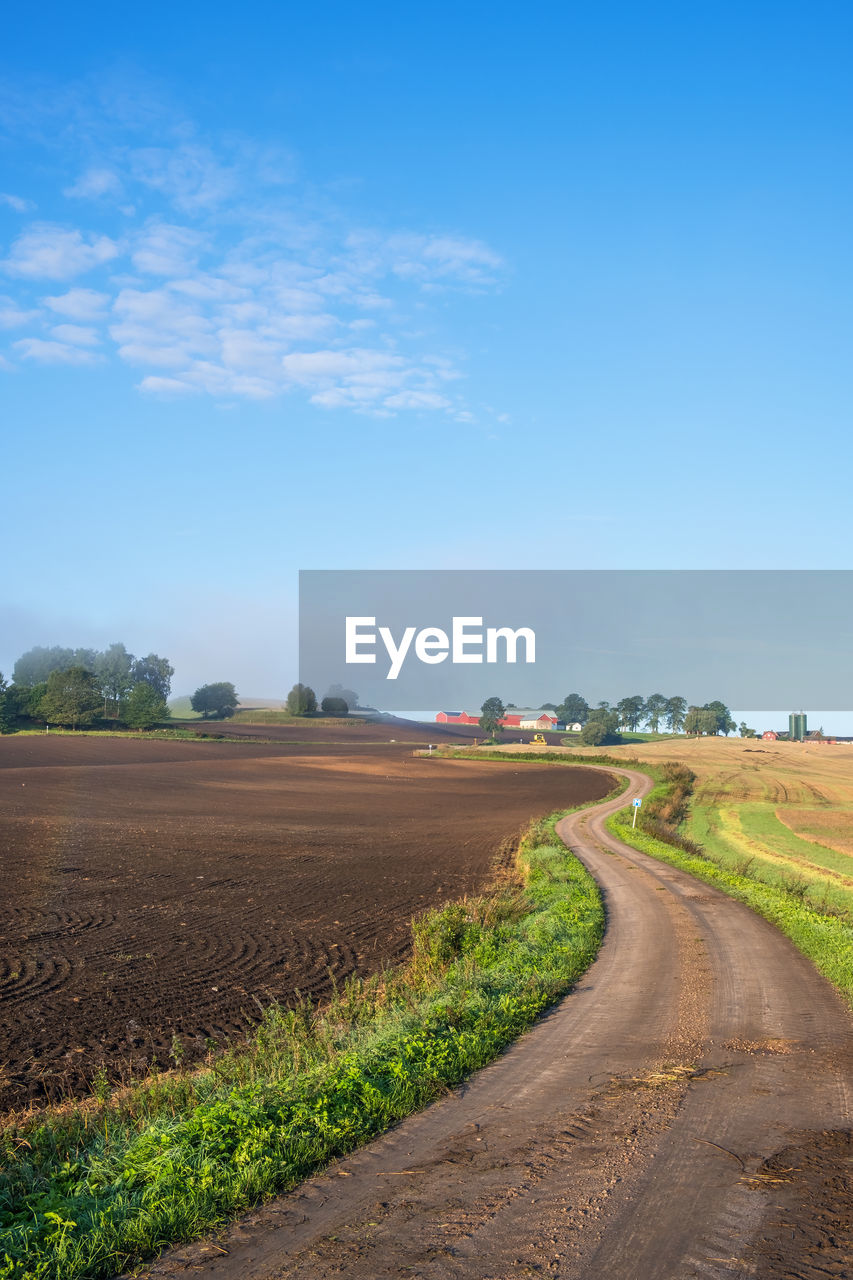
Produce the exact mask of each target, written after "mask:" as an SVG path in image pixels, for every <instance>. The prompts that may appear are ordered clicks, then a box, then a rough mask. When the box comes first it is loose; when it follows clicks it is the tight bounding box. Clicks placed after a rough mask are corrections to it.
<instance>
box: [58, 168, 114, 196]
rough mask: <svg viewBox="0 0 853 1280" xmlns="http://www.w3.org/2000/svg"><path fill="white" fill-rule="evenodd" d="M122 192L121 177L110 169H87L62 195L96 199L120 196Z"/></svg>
mask: <svg viewBox="0 0 853 1280" xmlns="http://www.w3.org/2000/svg"><path fill="white" fill-rule="evenodd" d="M123 192H124V186H123V185H122V181H121V178H120V177H119V176H118V174H117V173H115V172H114V171H113V170H112V169H87V170H86V172H85V173H83V174H81V175H80V177H79V178H78V179H77V181H76V182H75V183H74V185H73V186H71V187H66V188H65V189H64V191H63V193H62V194H63V195H66V196H70V197H71V199H77V200H98V199H100V198H101V197H102V196H121V195H122V194H123Z"/></svg>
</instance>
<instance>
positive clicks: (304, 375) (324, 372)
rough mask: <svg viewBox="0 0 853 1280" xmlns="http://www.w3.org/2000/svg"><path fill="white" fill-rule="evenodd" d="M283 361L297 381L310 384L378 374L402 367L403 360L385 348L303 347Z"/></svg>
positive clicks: (305, 384)
mask: <svg viewBox="0 0 853 1280" xmlns="http://www.w3.org/2000/svg"><path fill="white" fill-rule="evenodd" d="M281 363H282V364H283V365H284V368H285V372H286V373H287V374H288V375H289V377H290V378H292V379H293V381H294V382H299V383H301V384H302V386H308V387H310V386H313V385H315V384H316V383H318V382H323V381H326V380H328V379H336V378H347V379H351V378H354V377H358V376H359V375H362V374H364V373H368V372H369V373H370V374H372V375H375V374H376V373H377V372H378V371H379V370H388V369H390V368H393V367H395V366H396V367H397V368H399V367H400V366H401V365H402V364H403V361H402V360H401V358H400V357H399V356H392V355H388V354H386V353H385V352H381V351H369V350H352V351H300V352H295V353H294V354H293V355H289V356H285V357H284V359H283V360H282V362H281Z"/></svg>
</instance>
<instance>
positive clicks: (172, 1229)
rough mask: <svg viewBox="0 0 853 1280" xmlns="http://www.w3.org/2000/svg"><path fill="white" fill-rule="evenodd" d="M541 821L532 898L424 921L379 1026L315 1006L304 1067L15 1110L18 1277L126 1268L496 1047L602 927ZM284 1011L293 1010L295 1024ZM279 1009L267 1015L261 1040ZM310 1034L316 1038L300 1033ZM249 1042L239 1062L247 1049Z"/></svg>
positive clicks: (414, 1101) (296, 1175) (11, 1136)
mask: <svg viewBox="0 0 853 1280" xmlns="http://www.w3.org/2000/svg"><path fill="white" fill-rule="evenodd" d="M593 803H598V802H593ZM611 803H613V802H612V801H611ZM582 807H583V806H582ZM544 830H545V828H544V826H543V824H537V826H536V827H535V828H534V831H533V835H532V838H533V839H534V840H535V841H536V845H535V847H534V846H532V845H529V846H528V850H527V853H526V854H525V857H526V859H527V864H528V872H527V874H526V875H525V882H526V889H525V894H524V900H523V906H524V909H523V910H522V912H521V914H520V915H519V914H518V907H513V905H512V901H513V900H512V899H511V898H510V899H509V900H507V898H506V894H504V897H503V899H501V898H500V897H496V898H495V899H494V901H493V900H492V899H488V898H486V899H481V900H478V899H473V900H471V901H470V904H469V905H468V906H466V904H465V903H461V904H460V903H455V904H451V905H450V906H449V907H448V908H445V909H444V910H443V911H440V912H434V913H432V917H431V918H433V919H434V921H435V924H434V926H433V927H432V929H433V932H432V933H431V932H430V928H429V927H427V928H426V931H424V930H423V928H420V929H419V928H416V929H415V939H416V945H415V955H414V958H413V961H412V962H411V964H410V966H408V967H407V969H406V970H404V971H403V976H402V979H400V978H394V977H392V978H391V979H390V981H391V982H392V983H396V984H397V986H398V990H399V991H400V995H399V997H398V998H397V1000H396V1002H395V1003H392V1004H391V1005H390V1006H389V1007H388V1008H387V1012H386V1013H385V1016H381V1015H380V1018H379V1020H378V1022H377V1023H376V1026H375V1030H374V1029H373V1028H371V1027H368V1029H367V1033H362V1032H361V1030H360V1027H359V1021H360V1019H359V1018H358V1016H357V1015H356V1020H355V1021H354V1022H353V1023H352V1024H351V1026H350V1028H349V1030H348V1031H345V1036H347V1037H349V1038H345V1039H344V1040H343V1042H341V1043H337V1044H336V1043H335V1040H334V1037H335V1025H334V1023H332V1022H329V1021H328V1020H327V1022H326V1023H321V1022H320V1016H319V1015H317V1018H316V1020H315V1024H314V1025H315V1028H319V1030H315V1031H314V1032H312V1035H316V1036H317V1037H318V1038H317V1040H316V1041H315V1043H316V1045H317V1048H316V1049H315V1052H314V1061H313V1062H311V1061H310V1054H309V1067H310V1070H309V1072H308V1074H306V1075H304V1076H303V1077H301V1078H300V1077H296V1078H295V1079H294V1078H292V1077H291V1076H290V1075H287V1076H284V1075H283V1074H282V1071H281V1067H279V1070H278V1072H277V1073H274V1074H273V1075H272V1076H267V1077H263V1076H258V1075H257V1074H256V1075H255V1077H254V1079H253V1078H252V1075H251V1071H250V1072H249V1073H248V1079H249V1082H248V1084H247V1083H239V1081H240V1080H241V1076H240V1074H237V1075H236V1076H235V1077H234V1079H236V1080H237V1081H238V1083H236V1084H235V1083H231V1084H227V1085H226V1087H225V1088H224V1089H223V1087H222V1086H221V1084H220V1083H219V1079H218V1076H221V1069H220V1072H219V1073H218V1072H217V1069H216V1067H214V1069H213V1071H208V1072H207V1073H205V1072H195V1073H191V1075H190V1076H189V1077H186V1076H184V1075H182V1074H178V1075H176V1074H175V1073H169V1076H170V1078H169V1079H167V1078H166V1077H161V1078H160V1079H159V1080H158V1081H154V1082H152V1084H151V1086H150V1094H153V1093H155V1092H157V1091H158V1090H159V1092H160V1099H159V1109H157V1107H156V1106H155V1107H154V1109H153V1110H152V1109H150V1095H146V1096H147V1097H148V1100H149V1111H148V1114H147V1118H146V1120H145V1122H144V1123H143V1124H142V1126H141V1127H139V1126H138V1125H137V1123H136V1121H135V1120H134V1119H133V1118H131V1119H130V1120H128V1119H127V1118H126V1117H125V1118H124V1119H123V1117H122V1111H121V1108H122V1105H124V1107H125V1111H126V1110H127V1105H128V1102H129V1100H130V1102H131V1103H132V1102H133V1098H132V1097H131V1098H130V1099H129V1098H128V1095H127V1094H125V1096H124V1097H120V1098H118V1099H117V1103H116V1105H113V1106H111V1105H110V1104H109V1103H107V1104H105V1105H102V1106H101V1107H100V1108H97V1107H96V1108H93V1107H92V1106H89V1107H86V1108H79V1109H78V1111H77V1112H76V1114H75V1113H73V1112H72V1113H71V1114H70V1116H68V1117H67V1118H66V1121H65V1123H63V1122H62V1120H61V1119H60V1120H59V1122H58V1124H57V1123H55V1122H54V1121H53V1120H52V1119H51V1117H48V1119H47V1122H46V1123H42V1124H39V1123H36V1124H31V1125H29V1126H26V1125H25V1126H23V1127H21V1128H19V1129H18V1130H17V1131H16V1130H15V1129H8V1128H7V1131H6V1142H5V1148H6V1149H5V1152H4V1156H5V1160H4V1163H5V1164H6V1175H7V1176H6V1179H5V1181H6V1184H7V1185H6V1188H5V1192H4V1194H3V1196H2V1197H0V1215H3V1211H4V1210H5V1218H6V1221H5V1223H4V1227H5V1229H4V1230H3V1231H2V1232H0V1250H4V1251H5V1256H6V1265H5V1266H3V1264H0V1276H1V1277H2V1278H3V1280H29V1278H30V1277H32V1278H34V1277H36V1276H38V1277H39V1278H41V1277H43V1276H57V1277H59V1276H61V1277H62V1280H71V1278H72V1277H74V1278H78V1280H82V1278H83V1277H99V1276H106V1275H110V1274H113V1273H114V1271H115V1268H116V1265H117V1264H118V1265H121V1264H126V1263H128V1262H132V1261H134V1260H139V1259H140V1258H141V1257H144V1256H145V1254H147V1253H150V1252H151V1251H152V1248H156V1247H157V1246H159V1245H162V1242H163V1241H164V1240H167V1239H182V1238H186V1237H187V1236H192V1235H195V1234H198V1233H199V1232H200V1231H202V1230H205V1229H209V1228H210V1227H211V1226H212V1225H214V1224H215V1223H217V1222H221V1221H222V1219H223V1217H225V1216H231V1215H233V1214H234V1213H235V1212H238V1211H240V1210H241V1209H244V1208H246V1207H247V1206H248V1205H250V1204H252V1203H254V1202H256V1201H257V1200H259V1199H264V1198H266V1197H267V1196H269V1195H270V1194H271V1193H272V1192H273V1191H275V1190H280V1189H282V1187H287V1186H293V1185H296V1184H297V1183H298V1182H299V1181H300V1180H301V1179H303V1178H304V1177H305V1176H307V1175H308V1174H310V1173H311V1172H312V1171H313V1170H314V1169H316V1168H318V1167H322V1166H323V1165H324V1164H326V1163H327V1162H328V1161H329V1160H330V1159H332V1158H334V1157H335V1156H337V1155H340V1154H341V1153H342V1152H345V1151H348V1150H351V1149H352V1148H354V1147H357V1146H359V1145H361V1144H362V1143H364V1142H365V1141H367V1140H368V1139H369V1138H371V1137H373V1136H375V1135H376V1134H377V1133H379V1132H382V1131H383V1130H384V1129H385V1128H387V1127H388V1126H389V1125H393V1124H394V1123H396V1122H397V1121H399V1120H400V1119H401V1118H403V1117H404V1116H406V1115H409V1114H411V1113H412V1112H413V1111H415V1110H417V1109H418V1108H420V1107H423V1106H424V1105H426V1103H428V1102H429V1101H431V1100H432V1099H434V1098H435V1097H436V1095H437V1094H440V1093H441V1092H443V1091H444V1090H445V1089H446V1088H447V1087H448V1086H449V1085H454V1084H457V1083H459V1082H460V1081H461V1080H463V1079H465V1078H466V1077H467V1076H468V1075H470V1074H471V1072H472V1071H475V1070H476V1069H477V1068H478V1067H481V1066H483V1065H485V1063H487V1062H489V1061H490V1060H491V1059H493V1058H494V1057H495V1056H496V1055H497V1054H499V1053H500V1052H501V1051H502V1050H503V1049H504V1048H505V1047H506V1046H507V1045H508V1044H509V1043H510V1042H511V1041H512V1040H513V1039H515V1038H516V1037H517V1036H518V1035H519V1034H520V1033H521V1032H522V1031H524V1030H525V1029H526V1028H527V1027H528V1026H529V1025H530V1024H531V1023H532V1022H533V1021H534V1020H535V1019H536V1017H537V1016H538V1014H539V1013H541V1012H542V1010H543V1009H545V1008H547V1007H548V1006H549V1005H551V1004H553V1002H554V1001H555V1000H556V999H557V998H558V997H559V996H560V995H561V994H563V993H564V992H565V991H566V990H568V989H569V988H570V986H571V985H572V983H573V982H574V981H576V979H577V978H578V977H579V976H580V974H581V973H582V972H583V971H584V970H585V969H586V968H587V967H588V965H589V964H590V963H591V962H592V960H593V959H594V957H595V953H596V951H597V948H598V944H599V943H600V940H601V935H602V931H603V912H602V909H601V903H600V896H599V894H598V890H597V889H596V887H595V884H594V881H593V880H592V879H591V877H590V876H589V875H588V873H587V872H585V871H584V870H583V868H582V867H581V865H580V864H579V863H578V862H577V861H576V860H575V859H569V858H567V857H566V853H565V848H564V847H563V846H562V845H561V844H559V843H558V842H557V841H556V838H552V839H551V840H550V841H549V840H547V838H546V837H544V834H543V833H544ZM543 840H544V841H545V842H544V843H543ZM498 892H500V890H498ZM478 901H480V902H482V904H483V906H482V907H481V908H478V907H477V903H478ZM502 901H503V902H504V904H505V905H504V906H503V907H501V902H502ZM518 901H519V902H521V901H522V900H520V899H519V900H518ZM478 910H481V911H482V913H483V914H482V915H481V916H478V914H477V912H478ZM507 911H509V914H508V915H507V914H506V912H507ZM460 912H461V913H462V916H461V920H462V924H463V925H464V930H463V932H464V937H465V938H468V939H469V940H468V941H467V942H464V941H459V942H458V943H454V944H453V945H454V946H458V950H457V951H456V952H454V951H453V950H451V952H450V956H449V959H450V964H449V968H445V967H444V965H445V959H444V951H443V949H442V948H443V947H444V945H445V944H444V942H443V938H444V937H445V935H447V936H448V937H452V936H453V931H454V929H456V928H458V927H459V923H460V917H459V913H460ZM471 912H474V914H473V915H471ZM502 912H503V913H504V914H502ZM478 920H479V921H480V923H479V924H478V923H477V922H478ZM466 921H468V923H467V924H466V923H465V922H466ZM489 921H492V923H491V924H489ZM504 922H505V923H504ZM436 929H437V932H435V930H436ZM448 930H449V931H450V932H449V933H448ZM489 930H491V932H490V931H489ZM469 935H470V938H469ZM424 939H425V940H426V941H425V942H424ZM419 944H420V951H419ZM424 947H426V950H424ZM436 947H438V948H439V949H438V950H437V951H435V954H433V950H434V948H436ZM466 947H467V948H468V950H467V951H466ZM454 954H457V955H458V956H459V959H457V960H454V959H453V955H454ZM419 965H420V966H421V968H420V969H419V968H418V966H419ZM424 965H426V969H423V966H424ZM433 972H435V973H436V975H437V976H436V978H431V976H430V975H431V974H432V973H433ZM407 975H408V976H407ZM419 975H421V976H419ZM424 978H426V979H427V981H426V985H425V986H424V985H422V984H423V981H424ZM401 984H402V985H401ZM364 985H365V986H367V985H368V984H364ZM344 998H345V999H346V995H345V997H344ZM341 1008H342V1006H340V1005H339V1006H338V1011H337V1016H340V1010H341ZM279 1016H283V1018H284V1022H283V1023H282V1024H281V1025H290V1026H294V1025H296V1024H295V1023H294V1022H293V1021H290V1022H289V1023H288V1017H289V1015H286V1014H285V1015H278V1014H276V1015H275V1017H279ZM334 1016H335V1013H334V1010H333V1011H332V1012H331V1014H330V1015H329V1017H334ZM275 1017H274V1018H273V1019H272V1021H269V1020H268V1022H267V1024H266V1025H264V1024H262V1026H261V1028H260V1031H259V1034H258V1038H257V1044H258V1046H259V1048H260V1049H262V1048H263V1037H264V1036H266V1037H267V1042H268V1045H269V1037H270V1035H271V1034H272V1032H273V1030H274V1025H277V1024H275ZM297 1021H298V1018H297ZM338 1034H340V1032H339V1033H338ZM371 1036H372V1038H371ZM310 1047H311V1042H310V1041H306V1042H305V1044H304V1045H303V1050H304V1051H305V1052H308V1051H309V1050H310ZM330 1048H331V1049H332V1054H331V1056H329V1049H330ZM298 1052H299V1050H298V1048H297V1055H298ZM248 1056H249V1055H247V1057H248ZM235 1060H236V1061H237V1064H238V1066H239V1061H240V1059H239V1054H238V1055H237V1056H236V1059H235ZM232 1065H233V1064H232ZM242 1080H243V1081H245V1080H246V1073H245V1072H244V1073H243V1076H242ZM282 1080H285V1081H286V1082H285V1083H282ZM205 1086H206V1088H207V1093H206V1094H205ZM144 1089H145V1086H143V1090H144ZM181 1098H183V1103H182V1102H181ZM170 1099H171V1102H170ZM136 1101H137V1102H138V1099H137V1100H136ZM137 1114H138V1107H137ZM130 1115H131V1117H132V1116H133V1112H132V1111H131V1112H130ZM30 1153H32V1154H30ZM211 1161H212V1162H213V1163H212V1164H211ZM46 1187H47V1188H50V1196H49V1201H48V1202H47V1203H49V1204H50V1209H49V1210H48V1209H47V1208H46V1202H45V1198H44V1195H43V1191H44V1189H45V1188H46Z"/></svg>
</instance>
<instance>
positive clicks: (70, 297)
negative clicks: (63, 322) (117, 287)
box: [42, 289, 110, 320]
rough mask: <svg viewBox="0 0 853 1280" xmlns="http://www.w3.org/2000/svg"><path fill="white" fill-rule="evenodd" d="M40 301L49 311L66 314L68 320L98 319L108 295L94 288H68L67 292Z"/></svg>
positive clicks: (108, 298) (107, 300)
mask: <svg viewBox="0 0 853 1280" xmlns="http://www.w3.org/2000/svg"><path fill="white" fill-rule="evenodd" d="M42 301H43V302H44V303H45V304H46V306H48V307H50V309H51V311H56V312H57V313H58V314H59V315H61V316H68V318H69V320H100V319H101V318H102V317H103V314H104V309H105V307H106V305H107V303H108V302H109V301H110V296H109V294H108V293H98V292H97V290H95V289H69V290H68V293H62V294H60V295H59V296H58V297H54V298H43V299H42Z"/></svg>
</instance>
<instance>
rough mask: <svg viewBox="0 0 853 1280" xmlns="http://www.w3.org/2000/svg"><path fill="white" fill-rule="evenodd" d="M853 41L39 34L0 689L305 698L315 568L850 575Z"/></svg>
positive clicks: (791, 36)
mask: <svg viewBox="0 0 853 1280" xmlns="http://www.w3.org/2000/svg"><path fill="white" fill-rule="evenodd" d="M851 34H853V14H851V13H850V12H849V11H846V10H841V9H839V7H838V6H836V5H830V4H825V3H820V2H818V3H817V4H815V5H811V6H809V8H808V11H807V12H806V11H805V10H803V9H802V8H801V7H799V6H794V5H790V4H787V5H786V4H782V5H778V4H775V5H773V6H772V7H771V6H770V5H769V4H764V3H748V4H746V5H743V4H738V5H737V6H736V5H734V4H733V3H724V4H722V5H719V6H716V7H715V8H714V10H713V12H710V11H709V12H708V13H700V12H697V11H695V10H690V11H685V10H684V9H683V8H677V7H676V6H674V5H670V4H657V5H653V6H651V7H650V8H648V7H647V8H646V9H643V10H638V9H637V8H636V6H632V5H629V4H626V3H616V4H613V5H611V6H609V7H607V8H605V9H597V10H590V9H588V8H587V9H583V8H580V7H578V6H557V5H553V4H539V5H534V6H533V7H532V8H528V9H526V10H525V12H524V15H523V16H522V15H521V14H514V13H510V12H509V11H495V10H494V8H493V7H492V6H489V7H487V6H485V5H484V4H480V3H475V4H471V5H467V6H464V7H463V8H462V9H461V10H460V9H459V8H458V7H457V6H454V7H453V8H451V7H450V6H448V5H441V4H439V5H438V6H437V7H435V6H433V8H432V9H431V10H430V12H429V15H427V16H425V15H424V14H421V13H415V12H409V11H405V10H400V8H399V7H398V6H391V5H390V4H387V3H381V4H372V5H369V6H367V8H362V9H360V10H354V9H352V8H351V7H350V6H345V5H342V4H338V3H331V4H324V5H320V6H315V7H314V8H312V9H311V10H310V11H305V12H300V13H298V14H294V13H293V12H292V11H288V10H285V9H283V8H282V7H281V6H276V5H272V4H267V3H261V4H255V5H250V6H249V7H248V8H247V7H245V6H244V7H243V8H242V9H241V10H240V11H239V13H238V12H237V11H235V12H233V13H220V14H215V15H213V16H212V15H211V13H210V10H209V8H206V9H202V7H201V6H200V5H197V4H192V3H191V4H187V5H183V6H180V7H179V8H178V9H177V10H176V9H174V8H173V7H169V8H167V7H166V6H165V5H163V4H161V3H158V2H157V0H155V2H154V3H153V4H152V5H149V6H148V7H147V8H146V10H145V12H144V14H143V15H140V14H138V13H136V12H134V11H130V10H127V11H117V10H116V9H115V8H114V7H112V6H111V7H110V8H107V6H106V5H104V4H101V3H94V4H90V5H87V6H85V8H84V9H83V10H72V9H69V7H68V6H67V5H60V4H57V3H48V5H47V8H46V9H45V8H42V9H39V10H38V12H37V13H36V12H35V11H29V12H26V11H23V10H18V11H17V12H15V13H14V14H11V15H10V16H9V17H8V18H7V22H6V36H7V38H6V40H5V42H4V49H3V50H2V51H0V66H2V69H3V80H4V87H3V89H2V91H0V148H2V150H0V157H2V159H0V165H1V166H2V173H1V174H0V387H2V391H0V394H2V397H3V422H4V424H5V427H6V429H5V431H4V433H3V434H4V440H3V464H4V465H3V471H4V485H3V514H4V527H5V529H6V538H7V543H10V544H12V545H13V548H14V549H13V551H12V553H11V554H9V555H8V556H7V557H6V559H5V563H4V588H3V591H2V593H0V671H2V672H3V674H4V675H7V676H8V675H9V674H11V668H12V666H13V664H14V661H15V659H16V658H17V657H18V656H19V655H20V654H21V653H22V652H23V651H25V650H26V649H28V648H30V647H31V646H33V645H53V644H63V645H69V646H95V647H98V648H103V647H105V646H106V645H108V644H110V643H111V642H113V641H116V640H122V641H124V642H125V643H126V644H127V646H128V648H130V649H132V650H133V651H134V652H135V653H137V654H144V653H147V652H149V651H151V650H153V651H155V652H157V653H160V654H164V655H167V656H168V657H169V658H170V659H171V661H172V662H173V664H174V666H175V668H176V674H175V679H174V681H173V688H174V691H175V693H178V694H180V693H184V692H187V691H191V690H192V689H193V688H195V687H196V686H197V685H198V684H201V683H203V682H206V681H212V680H230V681H233V682H234V683H235V685H236V686H237V688H238V690H241V689H243V688H245V689H249V690H254V691H255V694H256V695H257V696H278V691H279V690H281V696H282V698H283V697H284V696H285V694H286V692H287V689H288V688H289V687H290V685H291V684H292V683H293V681H294V680H295V678H296V575H297V571H298V570H299V569H305V568H339V569H346V568H368V567H369V568H397V569H407V568H413V569H423V568H430V569H448V568H449V569H453V568H499V569H543V568H599V569H626V568H631V569H634V568H637V569H646V568H678V569H709V568H724V569H741V568H767V569H833V568H841V569H843V568H847V567H848V560H849V552H848V547H849V531H848V524H849V515H848V512H849V484H850V481H849V453H850V443H849V441H850V404H851V395H850V392H851V385H850V384H851V365H850V359H849V350H850V343H851V336H853V335H851V328H853V326H851V318H852V317H851V308H853V289H851V268H852V267H853V263H852V262H851V253H850V240H849V225H850V206H851V188H852V187H853V176H851V170H850V166H849V138H850V128H851V117H852V116H853V111H851V105H853V103H851V95H853V89H851V82H850V76H849V63H850V53H851ZM577 684H578V686H579V687H580V688H581V690H582V687H583V681H582V679H578V681H577ZM261 691H266V693H265V694H263V695H262V692H261ZM565 692H566V690H558V691H555V696H556V694H565ZM627 692H630V691H628V690H614V696H615V697H619V696H623V695H624V694H625V693H627ZM645 692H648V690H647V691H645ZM685 692H688V691H685ZM507 693H508V696H511V694H510V692H509V691H507ZM721 696H724V691H721ZM815 714H819V713H815ZM810 723H811V717H810ZM755 727H756V728H759V727H760V726H758V725H756V726H755ZM763 727H767V726H763ZM836 731H839V730H836Z"/></svg>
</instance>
